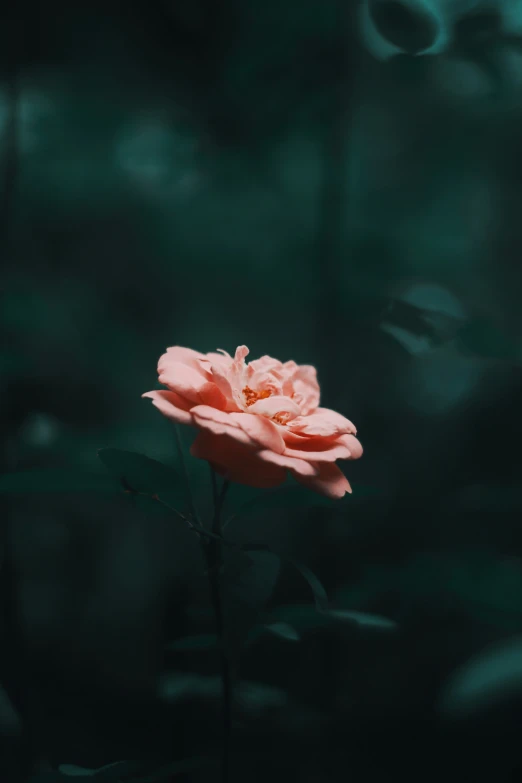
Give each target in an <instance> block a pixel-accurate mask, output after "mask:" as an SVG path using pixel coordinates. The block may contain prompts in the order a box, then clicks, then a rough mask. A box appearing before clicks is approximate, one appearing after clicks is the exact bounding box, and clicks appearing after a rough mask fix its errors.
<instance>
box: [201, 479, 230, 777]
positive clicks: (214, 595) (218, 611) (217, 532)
mask: <svg viewBox="0 0 522 783" xmlns="http://www.w3.org/2000/svg"><path fill="white" fill-rule="evenodd" d="M228 487H229V482H228V481H225V482H223V485H222V487H221V492H219V491H218V487H217V482H216V475H215V473H214V471H213V470H212V490H213V495H214V517H213V520H212V533H213V535H214V536H216V538H212V539H211V540H210V541H207V542H206V543H205V553H206V557H207V568H208V576H209V582H210V594H211V599H212V605H213V608H214V614H215V616H216V633H217V636H218V639H219V642H220V655H221V681H222V687H223V731H224V735H223V756H222V766H221V783H228V779H229V771H230V740H231V735H232V678H231V671H230V661H229V659H228V655H227V650H226V643H225V623H224V612H223V600H222V594H221V585H220V570H221V565H222V542H221V510H222V508H223V503H224V500H225V495H226V493H227V490H228Z"/></svg>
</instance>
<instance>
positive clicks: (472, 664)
mask: <svg viewBox="0 0 522 783" xmlns="http://www.w3.org/2000/svg"><path fill="white" fill-rule="evenodd" d="M521 695H522V636H516V637H514V638H512V639H510V640H509V641H508V642H507V643H506V642H502V643H501V644H497V645H495V646H494V647H491V648H489V649H487V650H485V651H483V652H481V653H480V654H479V655H477V656H475V657H473V658H472V659H471V660H469V661H467V662H466V663H465V664H464V665H463V666H462V667H461V668H460V669H458V670H457V671H456V672H455V673H454V674H453V675H452V676H451V677H450V678H449V680H448V681H447V683H446V685H445V686H444V687H443V689H442V693H441V695H440V698H439V711H440V712H441V713H443V714H444V715H446V716H448V717H465V716H467V715H469V714H470V713H480V712H482V713H483V712H484V711H485V710H487V709H494V708H496V707H500V706H502V705H504V704H506V702H510V701H511V702H512V701H514V700H516V701H519V700H520V697H521Z"/></svg>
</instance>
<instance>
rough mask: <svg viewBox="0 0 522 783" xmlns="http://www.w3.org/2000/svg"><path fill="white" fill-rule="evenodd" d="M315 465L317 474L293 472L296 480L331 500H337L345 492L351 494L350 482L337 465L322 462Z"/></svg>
mask: <svg viewBox="0 0 522 783" xmlns="http://www.w3.org/2000/svg"><path fill="white" fill-rule="evenodd" d="M317 467H318V468H319V475H317V476H311V477H309V476H302V475H300V474H298V473H295V472H293V473H294V477H295V479H296V481H298V482H299V483H300V484H303V486H305V487H308V489H311V490H313V491H314V492H318V493H319V494H320V495H325V496H326V497H328V498H332V500H339V499H340V498H342V497H344V496H345V494H346V493H347V492H349V493H350V494H351V492H352V488H351V486H350V482H349V481H348V479H347V478H346V476H345V475H344V473H343V472H342V470H341V469H340V468H339V467H337V465H332V464H329V463H325V462H322V463H320V464H319V465H318V466H317Z"/></svg>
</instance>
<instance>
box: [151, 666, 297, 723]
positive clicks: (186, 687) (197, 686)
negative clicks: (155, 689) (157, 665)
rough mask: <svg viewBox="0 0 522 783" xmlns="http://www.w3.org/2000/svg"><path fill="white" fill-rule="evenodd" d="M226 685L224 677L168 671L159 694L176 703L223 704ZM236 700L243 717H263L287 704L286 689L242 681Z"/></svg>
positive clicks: (236, 693)
mask: <svg viewBox="0 0 522 783" xmlns="http://www.w3.org/2000/svg"><path fill="white" fill-rule="evenodd" d="M222 690H223V684H222V681H221V678H220V677H215V676H207V675H199V674H197V675H196V674H189V673H186V672H176V671H171V672H166V673H165V674H163V675H162V676H161V678H160V682H159V696H160V698H161V700H162V701H163V702H164V703H166V704H169V705H171V706H173V705H184V704H185V703H187V702H188V701H191V700H195V701H196V702H199V703H200V704H201V703H205V702H207V703H208V702H210V703H214V704H215V705H216V706H217V705H218V704H219V701H220V699H221V694H222ZM234 701H235V704H236V706H237V708H238V713H239V717H241V718H249V717H250V718H251V717H259V716H260V715H262V714H263V713H265V712H266V711H269V710H272V709H273V708H274V707H281V706H284V705H285V704H286V701H287V697H286V694H285V692H284V691H283V690H281V689H280V688H275V687H273V686H270V685H266V684H264V683H263V684H262V683H257V682H250V681H244V680H241V681H239V682H237V683H236V684H235V687H234Z"/></svg>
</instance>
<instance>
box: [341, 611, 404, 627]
mask: <svg viewBox="0 0 522 783" xmlns="http://www.w3.org/2000/svg"><path fill="white" fill-rule="evenodd" d="M328 615H329V616H330V617H332V618H334V619H336V620H343V621H346V622H352V623H355V625H358V626H360V627H361V628H368V629H369V630H371V629H375V630H376V631H395V630H396V629H397V627H398V626H397V623H396V622H395V620H390V619H389V618H388V617H382V616H381V615H379V614H369V613H368V612H352V611H346V610H345V609H330V611H329V612H328Z"/></svg>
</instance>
